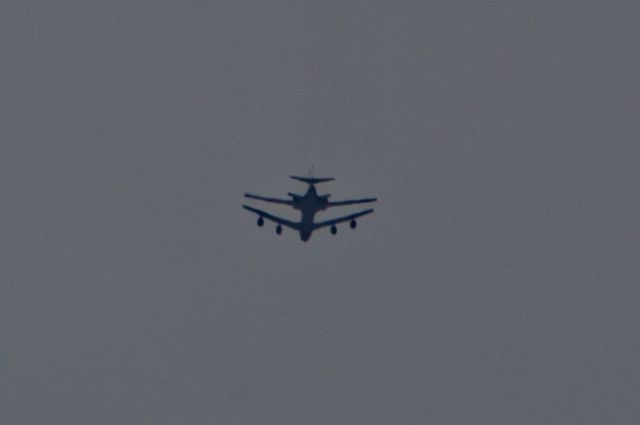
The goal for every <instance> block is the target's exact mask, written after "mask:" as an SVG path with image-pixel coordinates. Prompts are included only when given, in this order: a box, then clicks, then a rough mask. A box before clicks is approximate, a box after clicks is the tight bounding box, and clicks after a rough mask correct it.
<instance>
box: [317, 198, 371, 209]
mask: <svg viewBox="0 0 640 425" xmlns="http://www.w3.org/2000/svg"><path fill="white" fill-rule="evenodd" d="M377 200H378V198H366V199H351V200H348V201H335V202H333V201H329V203H328V204H327V206H328V207H341V206H343V205H352V204H364V203H366V202H376V201H377Z"/></svg>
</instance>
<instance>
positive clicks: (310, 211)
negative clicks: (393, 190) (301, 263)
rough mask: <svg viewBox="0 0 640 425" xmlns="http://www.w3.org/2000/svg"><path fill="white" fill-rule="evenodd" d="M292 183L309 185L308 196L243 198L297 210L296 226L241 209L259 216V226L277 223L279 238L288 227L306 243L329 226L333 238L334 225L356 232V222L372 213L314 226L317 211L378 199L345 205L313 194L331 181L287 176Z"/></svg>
mask: <svg viewBox="0 0 640 425" xmlns="http://www.w3.org/2000/svg"><path fill="white" fill-rule="evenodd" d="M289 178H292V179H294V180H298V181H301V182H303V183H306V184H308V185H309V186H308V188H307V192H306V193H305V194H304V195H296V194H295V193H291V192H289V193H288V195H289V196H290V197H291V199H277V198H268V197H265V196H259V195H253V194H251V193H245V194H244V196H246V197H247V198H250V199H257V200H259V201H264V202H271V203H275V204H282V205H288V206H290V207H292V208H293V209H296V210H299V211H300V214H301V218H300V221H299V222H294V221H290V220H286V219H284V218H280V217H276V216H275V215H272V214H269V213H268V212H265V211H262V210H259V209H257V208H253V207H250V206H248V205H243V206H242V207H243V208H244V209H246V210H248V211H251V212H252V213H255V214H257V215H258V226H260V227H262V226H264V219H265V218H266V219H268V220H271V221H273V222H275V223H277V226H276V233H277V234H278V235H279V234H281V233H282V226H286V227H289V228H291V229H293V230H295V231H297V232H298V233H299V234H300V239H301V240H302V241H303V242H306V241H308V240H309V238H310V237H311V234H312V233H313V232H314V231H315V230H318V229H321V228H323V227H328V226H331V234H332V235H335V234H336V233H338V228H337V227H336V224H338V223H342V222H345V221H349V222H350V223H349V224H350V227H351V228H352V229H355V228H356V226H357V223H356V218H358V217H362V216H363V215H367V214H371V213H372V212H373V209H367V210H364V211H360V212H357V213H355V214H351V215H347V216H344V217H339V218H334V219H332V220H326V221H321V222H314V221H313V217H314V216H315V215H316V213H317V212H318V211H322V210H325V209H327V208H330V207H339V206H343V205H352V204H363V203H367V202H375V201H377V200H378V199H377V198H365V199H352V200H346V201H336V202H333V201H330V200H329V197H330V196H331V195H330V194H326V195H318V192H317V190H316V186H315V185H316V184H319V183H324V182H328V181H332V180H335V179H334V178H333V177H298V176H289Z"/></svg>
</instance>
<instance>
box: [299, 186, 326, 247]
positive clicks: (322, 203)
mask: <svg viewBox="0 0 640 425" xmlns="http://www.w3.org/2000/svg"><path fill="white" fill-rule="evenodd" d="M290 195H291V196H292V197H293V208H294V209H296V210H299V211H300V239H302V240H303V241H305V242H306V241H308V240H309V238H310V237H311V233H312V232H313V223H314V222H313V218H314V217H315V215H316V213H317V212H318V211H322V210H325V209H327V204H328V202H329V199H328V198H329V196H328V195H324V196H318V192H317V191H316V188H315V186H314V185H312V184H310V185H309V189H307V193H305V194H304V195H303V196H299V195H295V194H290Z"/></svg>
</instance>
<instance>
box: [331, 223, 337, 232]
mask: <svg viewBox="0 0 640 425" xmlns="http://www.w3.org/2000/svg"><path fill="white" fill-rule="evenodd" d="M336 233H338V228H337V227H336V225H335V224H334V225H333V226H331V234H332V235H335V234H336Z"/></svg>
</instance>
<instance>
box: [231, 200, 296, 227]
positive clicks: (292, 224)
mask: <svg viewBox="0 0 640 425" xmlns="http://www.w3.org/2000/svg"><path fill="white" fill-rule="evenodd" d="M242 208H244V209H245V210H249V211H251V212H252V213H256V214H258V215H259V216H260V217H264V218H266V219H269V220H271V221H273V222H274V223H278V224H282V225H283V226H287V227H290V228H292V229H294V230H300V223H295V222H293V221H289V220H286V219H284V218H280V217H276V216H275V215H272V214H269V213H268V212H265V211H262V210H259V209H257V208H253V207H250V206H248V205H243V206H242Z"/></svg>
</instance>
